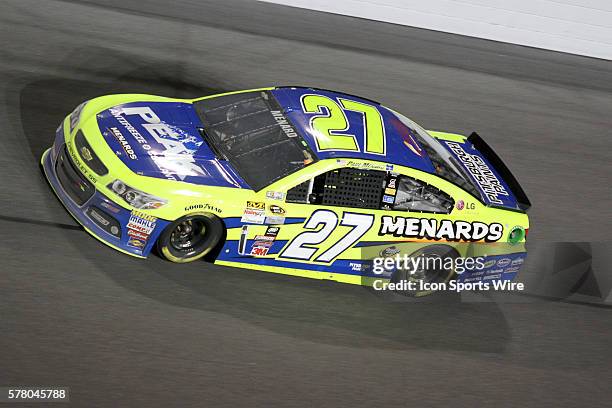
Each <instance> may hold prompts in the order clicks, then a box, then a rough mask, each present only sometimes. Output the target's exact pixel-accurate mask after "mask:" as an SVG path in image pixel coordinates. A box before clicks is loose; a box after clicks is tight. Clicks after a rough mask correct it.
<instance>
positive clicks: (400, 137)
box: [271, 87, 435, 173]
mask: <svg viewBox="0 0 612 408" xmlns="http://www.w3.org/2000/svg"><path fill="white" fill-rule="evenodd" d="M271 92H272V94H273V95H274V97H275V99H276V100H277V101H278V103H279V104H280V106H281V107H282V109H283V113H284V115H285V116H286V117H287V118H288V119H289V121H290V122H291V123H292V124H293V126H295V128H296V130H297V131H298V132H299V133H300V135H302V137H303V138H304V140H305V141H306V142H307V143H308V145H309V147H310V148H311V149H312V151H314V152H315V154H316V155H317V157H318V159H320V160H322V159H351V158H352V159H363V160H376V161H380V162H384V163H388V164H391V165H392V164H397V165H401V166H405V167H411V168H415V169H418V170H422V171H425V172H428V173H434V172H435V170H434V167H433V165H432V163H431V160H430V159H429V157H428V156H427V153H426V152H425V150H424V149H423V147H422V146H421V145H420V144H419V142H418V140H417V136H416V134H415V131H414V130H413V129H410V128H409V127H407V126H406V125H405V124H404V123H403V122H401V121H400V120H399V119H398V118H397V116H396V115H395V114H394V113H393V112H392V111H391V110H390V109H388V108H386V107H384V106H382V105H380V104H379V103H378V102H375V101H373V100H369V99H366V98H362V97H358V96H354V95H350V94H346V93H342V92H335V91H329V90H324V89H317V88H307V87H279V88H275V89H274V90H272V91H271ZM308 95H316V96H319V98H311V97H309V96H308ZM308 99H310V102H311V103H308V102H305V101H308ZM330 100H331V101H330ZM319 101H320V102H321V104H319ZM346 101H349V102H348V103H347V102H346ZM351 102H353V103H351ZM354 102H357V103H354ZM328 104H331V106H332V107H334V106H336V108H334V109H335V113H336V115H338V113H339V112H340V111H342V112H343V114H344V117H345V118H346V122H345V121H344V120H342V118H341V117H339V120H337V121H335V122H334V121H332V119H329V120H327V121H326V120H320V121H319V123H318V124H317V125H321V126H317V127H318V128H319V130H317V129H315V128H313V119H314V118H316V117H321V118H329V117H330V115H331V114H330V109H329V108H328V107H327V106H326V105H328ZM340 104H343V105H340ZM306 105H308V106H306ZM349 108H350V109H349ZM359 108H364V109H365V110H369V111H370V114H371V113H372V112H374V110H372V109H375V110H376V111H378V112H379V113H380V119H382V124H383V139H384V143H383V147H382V148H379V149H378V151H375V152H367V151H366V146H365V144H366V134H367V131H366V130H367V128H368V124H367V118H368V115H366V114H364V113H363V112H360V111H358V110H357V109H359ZM372 119H374V120H376V121H378V119H377V118H372V117H371V116H370V120H371V122H370V123H369V127H370V128H371V129H372V126H374V125H375V124H374V123H372ZM346 123H348V126H346ZM343 124H344V125H345V128H344V129H335V127H338V125H343ZM334 125H336V126H334ZM326 128H327V129H329V134H331V135H332V137H333V136H335V135H339V136H342V135H345V136H354V140H355V142H356V144H357V149H352V150H342V149H335V148H325V147H321V146H320V143H317V142H318V141H321V138H322V139H323V140H325V139H327V140H329V139H328V136H327V135H326V134H322V132H321V130H322V129H326ZM344 139H345V140H346V138H344ZM349 142H350V140H349ZM351 143H352V142H351ZM378 146H380V145H378ZM328 147H329V146H328ZM370 150H372V149H370Z"/></svg>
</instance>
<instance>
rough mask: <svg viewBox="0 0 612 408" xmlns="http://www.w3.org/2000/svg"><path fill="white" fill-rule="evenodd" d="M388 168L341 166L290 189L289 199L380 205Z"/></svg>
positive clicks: (289, 200)
mask: <svg viewBox="0 0 612 408" xmlns="http://www.w3.org/2000/svg"><path fill="white" fill-rule="evenodd" d="M385 179H386V172H384V171H376V170H362V169H354V168H342V169H336V170H332V171H329V172H327V173H324V174H321V175H319V176H317V177H315V179H314V181H313V184H312V192H311V193H310V195H309V194H308V189H309V184H310V182H309V181H307V182H305V183H302V184H299V185H297V186H295V187H293V188H292V189H291V190H289V191H288V192H287V199H286V201H287V202H292V203H309V204H319V205H329V206H338V207H352V208H370V209H375V210H377V209H380V203H381V199H382V194H383V188H384V186H385Z"/></svg>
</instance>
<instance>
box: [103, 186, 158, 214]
mask: <svg viewBox="0 0 612 408" xmlns="http://www.w3.org/2000/svg"><path fill="white" fill-rule="evenodd" d="M107 187H108V188H109V189H110V190H111V191H113V192H114V193H115V194H117V195H118V196H119V197H121V198H122V199H123V201H125V202H126V203H127V204H129V205H130V206H132V207H134V208H138V209H139V210H151V209H155V208H160V207H162V206H163V205H165V204H167V201H166V200H164V199H161V198H159V197H155V196H154V195H151V194H147V193H145V192H144V191H140V190H137V189H135V188H132V187H130V186H128V185H127V184H125V183H124V182H123V181H121V180H115V181H113V182H112V183H110V184H109V185H108V186H107Z"/></svg>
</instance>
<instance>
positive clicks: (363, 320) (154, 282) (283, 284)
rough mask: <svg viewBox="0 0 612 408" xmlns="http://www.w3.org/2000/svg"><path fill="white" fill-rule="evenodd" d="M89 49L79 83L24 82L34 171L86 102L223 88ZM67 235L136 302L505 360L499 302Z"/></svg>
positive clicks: (322, 338)
mask: <svg viewBox="0 0 612 408" xmlns="http://www.w3.org/2000/svg"><path fill="white" fill-rule="evenodd" d="M84 52H86V54H81V53H78V52H77V53H74V54H71V55H70V56H69V57H68V58H67V59H66V62H65V65H66V69H67V70H68V72H74V73H75V78H68V77H43V78H24V79H22V80H21V82H19V83H20V84H21V85H22V88H21V91H20V94H19V95H20V105H19V106H20V112H19V113H20V118H21V123H22V127H23V131H24V133H25V135H26V138H27V142H28V144H29V147H30V150H31V153H32V165H36V164H37V162H38V159H39V157H40V155H41V154H42V152H43V151H44V150H45V149H46V148H47V147H48V146H49V144H50V143H51V140H52V138H53V134H54V131H55V128H56V127H57V124H58V123H60V121H61V120H62V119H63V118H64V117H65V115H66V114H68V113H69V112H70V111H71V110H72V109H73V108H74V107H75V106H76V105H77V104H79V103H80V102H82V101H84V100H87V99H89V98H92V97H95V96H99V95H104V94H112V93H124V92H129V93H150V94H159V95H166V96H179V97H195V96H200V95H206V94H212V93H218V92H222V91H223V90H224V89H223V88H224V87H221V86H218V84H217V83H215V81H213V80H210V79H207V78H205V76H204V75H202V78H201V79H200V80H199V81H197V82H190V81H181V80H178V79H176V78H177V72H182V69H181V67H177V66H175V65H174V62H170V61H168V62H164V61H137V60H134V58H133V57H131V56H127V55H121V54H118V53H116V52H114V51H113V52H110V51H108V50H104V49H101V48H100V49H87V50H86V51H84ZM79 73H81V74H79ZM77 74H78V75H77ZM83 234H85V233H84V232H83ZM66 237H67V240H68V241H69V242H71V243H72V244H73V245H74V246H75V247H77V248H79V249H80V251H79V252H80V253H81V254H83V257H86V258H88V259H89V260H90V261H91V262H92V263H93V264H94V265H95V266H96V268H97V269H99V270H100V271H102V272H103V273H105V274H106V275H108V276H109V277H110V278H112V279H113V280H114V281H115V282H116V283H117V284H119V285H120V286H122V287H125V288H127V289H129V290H131V291H134V292H136V293H138V294H140V295H143V296H147V297H149V298H152V299H155V300H157V301H160V302H163V303H166V304H169V305H175V306H181V307H188V308H193V309H198V310H203V311H213V312H217V313H220V314H224V315H227V316H229V317H231V318H235V319H240V320H243V321H247V322H248V323H250V324H254V325H258V326H262V327H265V328H266V329H268V330H271V331H274V332H278V333H282V334H286V335H290V336H294V337H297V338H303V339H308V340H310V341H313V342H321V343H326V344H334V345H342V346H351V347H363V348H380V347H386V348H391V349H406V348H414V347H416V348H428V349H441V350H460V351H477V352H489V353H501V352H503V351H504V349H505V347H506V345H507V343H508V342H509V341H510V339H511V335H510V330H509V327H508V324H507V322H506V319H505V317H504V315H503V314H502V312H501V310H500V309H499V307H498V306H497V305H496V304H495V303H490V302H487V303H462V302H460V301H459V299H458V297H456V296H452V295H449V296H434V297H432V298H430V299H426V300H424V301H410V300H408V299H405V298H402V299H401V300H402V301H397V298H394V299H391V300H390V299H388V298H386V297H380V296H376V295H375V294H373V293H372V292H371V291H369V290H366V289H364V288H361V287H356V286H349V285H341V284H337V283H334V282H328V281H316V280H309V279H300V278H294V277H288V276H279V275H274V274H267V273H263V272H257V271H249V270H237V269H234V268H226V267H220V266H215V265H211V264H207V263H204V262H196V263H193V264H189V265H176V264H171V263H169V262H165V261H162V260H161V259H159V258H157V257H151V258H150V259H148V260H146V261H143V260H137V259H133V258H129V257H127V256H124V255H121V254H119V253H115V252H114V251H112V250H110V249H107V248H99V250H96V249H98V247H97V245H100V244H98V243H96V242H93V238H92V239H91V240H87V242H83V241H84V235H81V234H80V233H79V232H76V231H67V232H66ZM92 248H96V249H93V250H92ZM81 249H82V250H81Z"/></svg>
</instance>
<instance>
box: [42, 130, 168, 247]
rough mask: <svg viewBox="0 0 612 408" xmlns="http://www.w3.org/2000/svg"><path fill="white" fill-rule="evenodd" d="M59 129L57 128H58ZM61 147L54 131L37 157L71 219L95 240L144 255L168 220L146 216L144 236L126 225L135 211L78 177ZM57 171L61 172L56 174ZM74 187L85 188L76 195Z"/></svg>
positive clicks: (60, 142) (59, 139) (77, 172)
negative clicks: (51, 142) (53, 138)
mask: <svg viewBox="0 0 612 408" xmlns="http://www.w3.org/2000/svg"><path fill="white" fill-rule="evenodd" d="M60 131H61V130H59V129H58V132H60ZM62 149H64V143H63V137H59V135H57V136H56V141H55V144H54V146H53V147H52V148H50V149H48V150H47V151H45V153H44V154H43V156H42V158H41V164H42V167H43V170H44V173H45V176H46V178H47V180H48V181H49V184H50V185H51V187H52V188H53V191H54V192H55V194H56V195H57V197H58V198H59V200H60V202H61V203H62V204H63V205H64V207H65V208H66V209H67V210H68V212H69V213H70V214H71V215H72V216H73V217H74V219H75V220H77V222H78V223H79V224H81V225H82V226H83V228H85V230H86V231H87V232H89V233H90V234H91V235H93V236H94V237H95V238H97V239H98V240H100V241H102V242H103V243H105V244H106V245H108V246H110V247H112V248H114V249H116V250H118V251H121V252H123V253H126V254H128V255H132V256H136V257H139V258H146V257H147V256H148V254H149V253H150V252H151V249H152V248H153V246H154V244H155V242H156V240H157V238H158V237H159V235H160V234H161V232H162V231H163V230H164V228H165V227H166V226H167V225H168V224H169V222H168V221H165V220H161V219H154V221H152V222H151V221H150V220H148V221H149V226H151V224H152V226H151V228H152V230H151V231H150V232H149V233H148V234H144V235H145V236H146V237H144V236H143V235H142V232H140V234H141V235H138V231H136V230H135V229H132V228H128V224H130V221H132V223H131V224H130V225H134V224H135V223H134V221H139V220H140V219H139V218H138V214H137V213H135V212H134V211H130V210H127V209H125V208H123V207H122V206H120V205H118V204H115V203H114V202H113V201H112V200H110V199H109V198H108V197H106V196H104V195H103V194H101V193H100V192H99V191H97V190H96V189H95V186H94V185H93V184H91V183H89V185H87V180H79V179H78V177H79V176H81V177H83V176H82V173H80V172H79V171H78V169H76V168H75V166H72V167H73V168H72V169H71V168H70V167H71V165H70V162H71V160H70V158H68V160H66V158H65V157H61V156H62ZM58 158H60V160H62V159H64V160H65V162H66V163H65V166H62V165H61V164H60V165H58ZM66 168H67V169H66ZM73 170H76V171H74V172H73ZM60 172H61V173H62V174H61V175H60V174H58V173H60ZM83 178H84V177H83ZM81 182H82V185H81V184H79V183H81ZM69 183H73V184H72V185H70V184H69ZM62 184H63V185H62ZM78 188H80V189H81V190H87V193H85V194H82V195H80V196H78V197H77V196H76V194H75V191H78ZM134 217H136V219H135V218H134Z"/></svg>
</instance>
